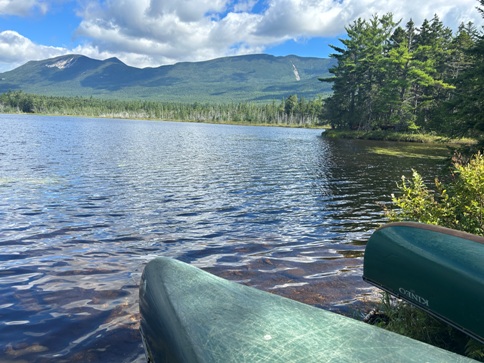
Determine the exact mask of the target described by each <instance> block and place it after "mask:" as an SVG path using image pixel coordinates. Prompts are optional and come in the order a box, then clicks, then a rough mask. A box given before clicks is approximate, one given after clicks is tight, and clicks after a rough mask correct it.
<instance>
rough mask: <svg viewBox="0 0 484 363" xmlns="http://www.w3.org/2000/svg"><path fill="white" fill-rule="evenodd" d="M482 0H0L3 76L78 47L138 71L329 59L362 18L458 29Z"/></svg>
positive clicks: (475, 15) (0, 67)
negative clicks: (213, 62) (238, 59)
mask: <svg viewBox="0 0 484 363" xmlns="http://www.w3.org/2000/svg"><path fill="white" fill-rule="evenodd" d="M477 5H478V1H477V0H418V1H417V0H406V1H402V0H0V72H4V71H7V70H10V69H13V68H15V67H17V66H19V65H21V64H24V63H25V62H27V61H29V60H38V59H45V58H50V57H55V56H59V55H63V54H69V53H78V54H84V55H86V56H89V57H92V58H96V59H105V58H110V57H113V56H114V57H118V58H119V59H121V60H122V61H123V62H125V63H127V64H129V65H131V66H135V67H140V68H142V67H148V66H150V67H155V66H160V65H163V64H173V63H176V62H180V61H201V60H207V59H213V58H218V57H223V56H231V55H241V54H252V53H267V54H273V55H288V54H296V55H300V56H311V57H327V56H328V55H329V53H330V52H331V49H330V48H329V45H330V44H338V38H339V37H342V36H344V34H345V30H344V27H345V26H346V25H348V24H350V23H351V22H353V21H354V20H356V19H357V18H360V17H361V18H369V17H371V16H372V15H373V14H385V13H387V12H392V13H393V14H394V17H395V19H403V22H404V23H405V22H407V21H408V20H409V19H410V18H412V19H413V20H414V21H415V23H416V24H417V25H420V24H421V23H422V21H423V20H424V19H431V18H432V17H433V16H434V14H437V15H438V16H439V17H440V19H441V20H442V21H443V22H444V24H445V25H447V26H448V27H450V28H452V29H454V30H455V29H456V28H457V26H458V25H459V24H460V23H461V22H467V21H473V22H474V23H475V24H477V25H478V26H481V25H482V19H481V17H480V15H479V13H478V12H477V11H476V10H475V7H476V6H477Z"/></svg>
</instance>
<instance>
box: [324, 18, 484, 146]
mask: <svg viewBox="0 0 484 363" xmlns="http://www.w3.org/2000/svg"><path fill="white" fill-rule="evenodd" d="M346 31H347V37H346V38H345V39H340V41H341V43H343V45H344V48H341V47H336V46H333V47H332V48H333V49H334V50H335V53H334V54H332V55H331V57H332V58H334V59H335V60H336V61H337V65H335V66H334V67H332V68H330V73H332V74H333V75H334V77H331V78H322V79H320V80H321V81H324V82H331V83H332V84H333V88H332V89H333V95H332V96H330V97H329V98H328V99H327V102H326V106H327V107H326V113H325V117H326V118H327V120H328V121H329V123H330V124H331V125H332V127H333V128H336V129H347V130H360V131H361V130H363V131H369V130H371V131H374V130H380V129H381V130H395V131H406V132H417V131H424V132H427V133H428V132H438V133H440V134H444V135H447V136H454V137H455V136H466V134H467V133H468V132H469V131H470V130H472V134H473V136H474V137H476V136H477V137H478V138H481V139H484V121H482V120H484V117H483V112H484V104H483V99H484V97H483V96H484V88H483V87H484V86H483V84H484V80H483V77H484V72H483V67H484V66H483V64H484V41H483V38H482V37H481V36H479V35H478V32H477V30H476V28H475V27H474V25H473V24H472V23H468V24H467V25H464V24H462V25H461V26H460V27H459V30H458V32H457V33H456V34H455V35H454V34H453V33H452V31H451V30H450V29H449V28H447V27H446V26H444V24H443V23H442V22H441V21H440V19H439V18H438V17H437V16H434V18H433V19H432V20H430V21H429V20H424V22H423V23H422V25H421V26H420V27H419V28H417V27H415V24H414V23H413V22H412V21H409V22H408V23H407V24H406V26H405V28H403V27H401V26H400V25H399V24H398V23H397V22H395V21H394V20H393V15H392V14H391V13H389V14H385V15H383V16H380V17H379V16H377V15H375V16H373V17H372V18H371V19H369V20H363V19H361V18H360V19H357V20H356V21H355V22H354V23H352V24H351V25H349V26H348V27H347V28H346ZM449 111H450V112H449ZM476 131H478V132H477V133H476Z"/></svg>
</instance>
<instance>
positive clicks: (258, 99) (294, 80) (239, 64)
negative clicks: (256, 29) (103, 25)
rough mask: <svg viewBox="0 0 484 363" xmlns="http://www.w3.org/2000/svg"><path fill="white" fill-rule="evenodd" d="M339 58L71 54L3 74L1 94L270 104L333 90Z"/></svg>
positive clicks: (32, 62) (34, 62) (327, 92)
mask: <svg viewBox="0 0 484 363" xmlns="http://www.w3.org/2000/svg"><path fill="white" fill-rule="evenodd" d="M332 65H334V60H332V59H328V58H326V59H323V58H310V57H298V56H285V57H275V56H271V55H267V54H253V55H243V56H234V57H224V58H219V59H213V60H208V61H204V62H183V63H177V64H173V65H164V66H160V67H157V68H143V69H141V68H135V67H130V66H127V65H126V64H124V63H123V62H121V61H120V60H119V59H116V58H110V59H106V60H103V61H100V60H95V59H91V58H88V57H85V56H82V55H77V54H71V55H65V56H61V57H57V58H52V59H45V60H41V61H31V62H28V63H26V64H24V65H23V66H20V67H18V68H16V69H14V70H11V71H9V72H5V73H0V93H1V92H8V91H23V92H24V93H29V94H37V95H44V96H70V97H88V98H89V97H91V96H92V97H96V98H104V99H116V100H148V101H160V102H176V103H194V102H199V103H239V102H251V103H260V104H262V103H270V102H272V101H276V102H279V101H281V100H282V99H283V98H287V97H289V96H290V95H293V94H297V95H298V96H299V97H303V98H306V99H313V98H315V97H317V96H319V95H321V94H329V93H330V92H331V86H330V85H329V84H326V85H323V84H322V83H321V82H319V81H318V77H323V76H329V73H328V69H329V68H330V67H331V66H332Z"/></svg>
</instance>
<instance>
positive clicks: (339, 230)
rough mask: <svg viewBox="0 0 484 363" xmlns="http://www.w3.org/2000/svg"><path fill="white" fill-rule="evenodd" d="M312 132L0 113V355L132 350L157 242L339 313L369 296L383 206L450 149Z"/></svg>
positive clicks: (130, 357)
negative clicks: (367, 250)
mask: <svg viewBox="0 0 484 363" xmlns="http://www.w3.org/2000/svg"><path fill="white" fill-rule="evenodd" d="M320 134H321V131H319V130H305V129H287V128H267V127H244V126H227V125H207V124H194V123H170V122H148V121H146V122H145V121H130V120H105V119H84V118H68V117H39V116H36V117H33V116H16V115H0V361H2V362H3V361H5V362H9V361H11V362H51V361H58V362H72V361H74V362H75V361H79V362H85V361H90V362H106V361H116V362H134V361H142V360H143V358H144V356H143V349H142V345H141V340H140V337H139V333H138V321H139V314H138V306H137V302H138V284H139V279H140V276H141V273H142V270H143V266H144V265H145V264H146V263H147V262H148V261H149V260H150V259H152V258H154V257H155V256H158V255H164V256H171V257H174V258H177V259H180V260H182V261H186V262H189V263H191V264H194V265H196V266H199V267H201V268H204V269H206V270H208V271H211V272H213V273H215V274H217V275H219V276H223V277H225V278H228V279H231V280H235V281H238V282H241V283H244V284H247V285H251V286H255V287H257V288H260V289H263V290H267V291H271V292H274V293H276V294H280V295H283V296H288V297H291V298H293V299H296V300H300V301H303V302H306V303H310V304H313V305H316V306H320V307H323V308H325V309H330V310H334V311H337V312H340V313H349V312H350V311H351V310H352V309H353V308H354V307H356V306H358V304H359V303H361V301H364V300H365V299H367V298H368V297H371V296H374V290H373V289H372V288H371V287H370V286H369V285H367V284H366V283H364V282H363V281H362V279H361V274H362V256H363V251H364V245H365V242H366V240H367V239H368V237H369V236H370V234H371V232H372V231H373V230H374V229H375V227H377V226H378V225H379V224H381V223H383V222H384V219H383V217H382V208H381V206H380V205H378V204H379V203H388V202H389V200H390V194H391V193H392V192H394V191H395V189H396V188H395V183H396V182H397V181H399V180H400V176H401V175H402V174H405V175H410V174H411V168H415V169H417V170H419V171H421V172H422V173H424V174H425V175H431V176H433V175H435V174H437V173H438V170H439V168H440V166H439V165H441V164H442V159H441V158H439V156H442V155H445V154H446V151H445V149H443V148H435V147H432V148H430V147H428V146H423V145H409V144H384V143H377V142H364V141H345V140H339V141H335V140H326V139H323V138H321V137H320ZM388 151H391V152H388Z"/></svg>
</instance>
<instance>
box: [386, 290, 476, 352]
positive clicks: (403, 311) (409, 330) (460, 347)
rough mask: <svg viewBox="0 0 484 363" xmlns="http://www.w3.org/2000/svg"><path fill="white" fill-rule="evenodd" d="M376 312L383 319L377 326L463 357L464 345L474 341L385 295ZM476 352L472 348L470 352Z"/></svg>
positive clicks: (418, 310)
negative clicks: (378, 310) (378, 312)
mask: <svg viewBox="0 0 484 363" xmlns="http://www.w3.org/2000/svg"><path fill="white" fill-rule="evenodd" d="M380 313H381V314H383V315H384V316H385V317H386V319H385V320H383V321H380V322H378V323H377V326H380V327H381V328H384V329H386V330H390V331H393V332H395V333H398V334H400V335H405V336H408V337H411V338H413V339H416V340H420V341H423V342H426V343H428V344H431V345H434V346H437V347H440V348H443V349H446V350H450V351H453V352H455V353H459V354H466V353H467V352H466V344H469V343H470V342H475V340H473V339H469V338H468V337H467V336H466V335H465V334H464V333H461V332H459V331H458V330H456V329H454V328H452V327H451V326H449V325H448V324H445V323H443V322H441V321H439V320H437V319H436V318H434V317H433V316H431V315H429V314H427V313H426V312H425V311H423V310H421V309H419V308H417V307H414V306H412V305H411V304H408V303H406V302H403V301H400V300H397V299H395V298H393V297H391V296H390V294H388V293H386V292H384V293H382V299H381V304H380ZM476 343H477V342H476ZM477 345H479V343H477ZM481 349H482V345H481ZM477 351H478V349H477V348H474V350H473V352H474V353H475V352H477Z"/></svg>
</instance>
